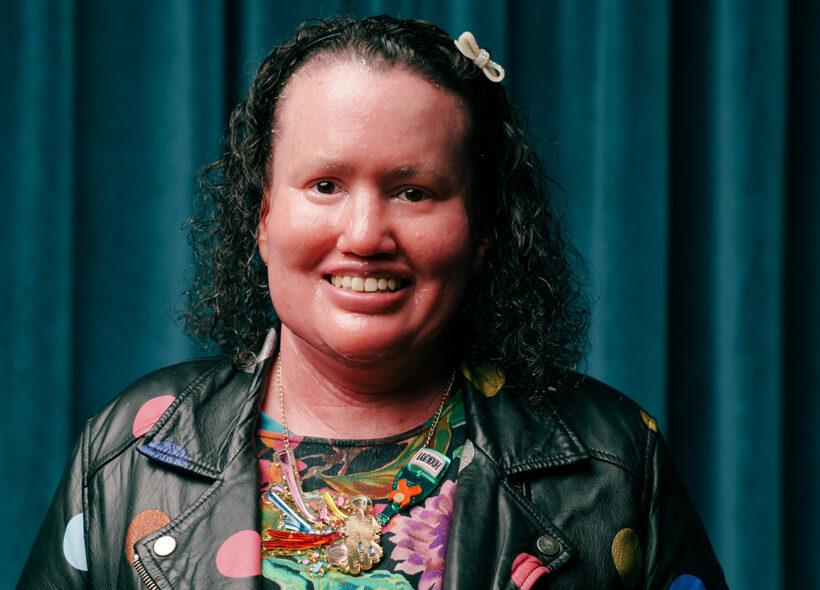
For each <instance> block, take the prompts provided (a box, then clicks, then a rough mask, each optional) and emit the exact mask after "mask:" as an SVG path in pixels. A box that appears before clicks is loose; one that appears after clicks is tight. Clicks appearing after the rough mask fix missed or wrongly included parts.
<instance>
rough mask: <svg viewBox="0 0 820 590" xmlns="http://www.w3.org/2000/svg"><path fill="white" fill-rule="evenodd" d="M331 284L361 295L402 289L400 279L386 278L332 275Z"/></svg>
mask: <svg viewBox="0 0 820 590" xmlns="http://www.w3.org/2000/svg"><path fill="white" fill-rule="evenodd" d="M330 282H331V283H332V284H333V286H334V287H337V288H339V289H350V290H352V291H357V292H359V293H377V292H390V291H396V290H397V289H398V288H400V287H401V281H400V280H399V279H387V278H384V277H353V276H341V275H331V277H330Z"/></svg>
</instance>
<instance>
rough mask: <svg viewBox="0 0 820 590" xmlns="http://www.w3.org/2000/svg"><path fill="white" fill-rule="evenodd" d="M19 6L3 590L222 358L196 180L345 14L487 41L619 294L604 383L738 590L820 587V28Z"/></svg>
mask: <svg viewBox="0 0 820 590" xmlns="http://www.w3.org/2000/svg"><path fill="white" fill-rule="evenodd" d="M1 6H2V8H0V10H2V17H0V85H1V87H2V92H0V199H2V207H0V269H2V270H0V272H2V274H3V276H4V280H3V287H2V289H0V304H1V305H0V312H2V313H0V342H2V344H1V346H2V355H0V359H2V360H0V363H2V364H1V365H0V376H2V379H3V381H2V382H3V388H2V398H0V399H1V400H2V401H1V402H0V403H1V404H2V405H0V408H2V411H0V462H1V463H0V466H2V477H1V478H0V531H2V533H1V534H0V586H2V587H13V585H14V581H15V580H16V578H17V576H18V574H19V572H20V569H21V567H22V563H23V560H24V559H25V556H26V554H27V553H28V551H29V550H30V548H31V543H32V542H33V539H34V536H35V534H36V531H37V529H38V528H39V525H40V521H41V519H42V517H43V515H44V513H45V509H46V506H47V504H48V502H49V500H50V498H51V495H52V493H53V491H54V489H55V487H56V484H57V481H58V478H59V476H60V473H61V472H62V469H63V467H64V464H65V462H66V459H67V457H68V453H69V451H70V449H71V446H72V444H73V442H74V439H75V438H76V436H77V435H78V433H79V430H80V428H81V426H82V424H83V422H84V420H85V419H86V418H87V417H89V416H90V415H91V414H92V413H93V412H95V411H96V410H97V409H99V408H100V407H101V406H102V405H103V404H104V403H105V402H106V401H107V400H109V399H110V398H112V397H113V396H114V395H116V394H117V392H119V391H120V390H121V389H122V388H123V387H124V386H126V385H127V384H128V383H130V382H131V381H133V380H134V379H136V378H137V377H139V376H140V375H142V374H144V373H145V372H147V371H149V370H152V369H154V368H157V367H159V366H163V365H167V364H169V363H172V362H176V361H179V360H182V359H184V358H187V357H190V356H194V355H196V354H198V352H197V350H196V349H195V348H194V347H193V345H192V344H191V343H190V342H188V340H187V339H186V338H185V337H184V336H182V335H181V333H180V331H179V329H178V328H177V324H176V323H175V317H176V314H177V309H178V306H179V303H180V301H181V298H180V293H181V292H182V291H183V290H184V288H185V280H186V278H187V277H189V276H190V263H191V257H190V255H189V252H188V249H187V246H186V237H185V233H184V231H183V230H182V229H181V226H182V224H183V223H184V221H185V219H186V218H187V216H188V215H189V212H190V210H191V203H192V194H193V175H194V172H195V170H196V169H197V168H198V167H199V166H201V165H202V164H204V163H206V162H208V161H211V160H213V159H215V158H216V157H217V155H218V145H219V137H220V134H221V131H222V128H223V125H224V123H225V120H226V116H227V114H228V112H229V110H230V108H231V107H232V106H233V104H234V103H235V102H236V101H237V100H238V98H239V97H240V96H241V94H242V93H243V92H244V89H245V88H246V86H247V83H248V81H249V79H250V77H251V76H252V73H253V70H254V68H255V65H256V64H257V63H258V61H259V60H260V59H261V57H262V56H264V55H265V54H266V53H267V51H268V50H269V49H270V48H271V47H272V46H273V45H274V44H275V43H276V42H277V41H280V40H282V39H283V38H284V37H285V36H286V35H287V33H288V32H289V31H290V30H291V29H292V28H293V27H294V26H296V25H297V24H298V23H299V22H300V21H302V20H304V19H306V18H310V17H316V16H328V15H330V14H333V13H334V12H336V11H344V12H349V13H352V14H355V15H359V16H364V15H368V14H377V13H382V12H386V13H390V14H393V15H396V16H401V17H414V18H424V19H427V20H430V21H432V22H435V23H436V24H439V25H440V26H442V27H444V28H445V29H447V30H448V31H449V32H450V33H451V35H453V36H457V35H458V34H459V33H460V32H462V31H463V30H471V31H473V32H474V33H475V35H476V37H477V39H478V40H479V43H480V44H481V45H482V46H486V47H488V48H489V49H490V50H491V52H492V56H493V59H494V60H496V61H498V62H499V63H501V64H502V65H504V66H505V68H506V69H507V72H508V79H507V80H506V81H505V84H507V85H508V88H509V90H510V91H511V93H512V95H513V97H514V98H515V100H516V101H517V103H518V104H520V105H521V106H522V108H523V109H524V110H525V112H527V113H528V118H529V121H530V126H531V130H532V132H533V134H534V135H535V136H536V137H537V138H538V142H539V145H540V149H541V151H542V153H543V155H544V158H545V161H546V164H547V168H548V170H549V172H550V174H551V175H552V176H553V177H554V178H555V179H556V180H557V181H558V182H560V184H561V185H562V186H563V187H564V189H565V190H566V195H567V210H568V216H569V223H570V226H571V231H572V235H573V236H574V239H575V241H576V243H577V245H578V247H579V249H580V250H581V251H582V253H583V254H584V255H585V256H586V258H587V260H588V262H589V264H590V266H591V267H592V269H593V285H592V287H591V294H592V296H593V298H594V299H595V313H594V323H593V327H592V343H593V348H592V352H591V355H590V358H589V361H588V364H587V367H586V370H587V371H588V372H589V374H591V375H593V376H596V377H598V378H600V379H602V380H604V381H607V382H608V383H610V384H612V385H614V386H615V387H618V388H619V389H621V390H622V391H624V392H625V393H627V394H629V395H630V396H632V397H633V398H635V399H636V400H638V401H639V402H640V403H641V404H643V405H644V406H645V407H646V408H647V410H648V411H649V412H650V413H652V414H653V415H655V416H656V417H657V418H658V421H659V423H660V426H661V429H662V430H663V431H664V433H665V435H666V437H667V438H668V440H669V442H670V444H671V447H672V451H673V453H674V455H675V457H676V460H677V463H678V466H679V469H680V471H681V473H682V475H683V477H684V479H685V481H686V483H687V485H688V487H689V490H690V492H691V495H692V496H693V499H694V500H695V502H696V504H697V506H698V507H699V510H700V512H701V514H702V516H703V518H704V520H705V522H706V525H707V528H708V530H709V532H710V535H711V538H712V541H713V544H714V546H715V549H716V552H717V554H718V556H719V558H720V559H721V561H722V563H723V566H724V568H725V571H726V575H727V578H728V581H729V584H730V586H731V587H733V588H749V589H756V588H760V589H767V590H771V589H776V588H790V589H791V588H820V569H818V568H817V567H816V559H817V547H818V546H820V510H818V502H817V500H818V499H820V476H818V468H819V467H820V435H818V432H817V430H816V429H815V428H814V424H815V423H816V422H817V420H818V418H820V411H819V410H820V396H818V395H817V383H818V382H820V335H818V334H819V330H818V328H820V300H819V299H818V295H817V294H818V291H819V290H820V256H818V253H820V237H818V233H817V232H816V231H815V227H816V226H818V225H820V194H818V192H819V189H818V187H820V182H818V181H819V180H820V172H818V169H820V139H818V138H820V50H819V49H820V48H818V44H817V36H816V34H812V31H814V32H815V33H816V31H817V30H818V27H820V3H818V2H814V1H812V0H792V1H790V2H787V1H766V0H715V1H713V2H685V1H683V0H680V1H676V2H671V1H669V0H663V1H662V0H634V1H615V0H530V1H527V0H518V1H514V2H503V1H499V0H483V1H482V2H467V1H453V2H441V1H433V0H416V1H409V0H406V1H399V0H393V1H376V0H373V1H370V2H366V1H360V2H355V1H354V2H342V1H337V2H336V3H335V4H333V3H327V2H318V1H303V2H298V3H296V2H280V1H274V0H246V1H244V2H231V1H228V0H187V1H184V0H173V1H171V0H169V1H167V2H166V1H158V0H148V1H145V0H143V1H136V0H133V1H132V0H128V1H124V2H110V1H108V0H19V1H5V2H2V5H1ZM37 549H38V550H42V551H55V550H56V551H59V550H60V548H59V547H50V548H46V547H40V548H37Z"/></svg>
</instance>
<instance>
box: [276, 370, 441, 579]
mask: <svg viewBox="0 0 820 590" xmlns="http://www.w3.org/2000/svg"><path fill="white" fill-rule="evenodd" d="M274 362H275V364H276V387H277V393H278V394H279V413H280V417H281V420H282V430H283V431H284V449H282V450H281V451H277V453H276V462H277V466H278V467H279V469H280V471H281V473H282V475H283V478H284V481H285V485H284V486H282V485H279V484H274V485H272V486H271V487H270V489H269V490H268V491H266V492H265V493H264V494H262V501H263V502H264V503H265V505H266V506H267V507H268V508H270V509H271V510H272V511H273V512H274V514H275V515H276V516H277V518H275V520H274V524H273V528H271V529H268V530H266V531H264V532H263V534H262V554H263V556H265V557H268V556H271V555H276V556H288V557H291V558H293V559H295V560H296V561H297V563H298V564H299V569H300V570H301V571H302V572H303V573H304V574H305V575H307V576H308V577H318V576H321V575H323V574H324V573H325V572H326V571H327V570H328V569H330V568H331V567H335V568H338V569H340V570H342V571H344V572H346V573H348V574H358V573H359V572H361V571H366V570H369V569H371V568H372V567H373V566H375V565H376V564H377V563H379V561H380V560H381V558H382V555H383V550H382V547H381V545H380V535H381V529H382V526H384V525H386V524H387V523H388V522H389V520H390V519H391V518H392V517H393V516H394V515H395V514H397V513H398V512H400V511H402V510H404V509H406V508H409V507H411V506H414V505H416V504H418V503H419V502H421V501H422V500H424V499H425V498H427V496H429V495H430V494H431V493H432V492H433V490H434V489H435V488H436V486H437V485H438V483H439V482H440V481H441V479H442V478H443V477H444V474H445V473H446V472H447V467H448V466H449V465H450V459H449V458H448V457H447V456H446V455H443V454H442V453H439V452H438V451H436V450H435V449H431V448H430V447H429V445H430V441H431V440H432V439H433V434H434V433H435V430H436V427H437V426H438V423H439V420H440V419H441V414H442V412H443V411H444V406H445V404H446V403H447V398H448V397H449V396H450V390H451V389H452V388H453V382H454V381H455V377H456V372H455V370H453V372H452V373H451V374H450V379H449V381H448V382H447V387H446V388H445V389H444V394H443V395H442V396H441V403H440V404H439V406H438V410H436V413H435V415H434V417H433V423H432V424H431V425H430V429H429V431H428V432H427V437H426V439H425V441H424V446H423V447H422V448H420V449H419V450H418V451H416V453H415V454H414V455H413V457H412V458H411V459H410V461H408V462H407V463H406V464H405V465H404V466H403V467H402V468H401V469H400V470H399V472H398V473H397V474H396V479H395V480H394V481H393V489H392V490H391V491H390V494H389V495H388V503H387V506H385V508H384V510H383V511H382V512H381V513H380V514H379V515H378V517H374V516H373V501H372V500H371V499H370V498H368V497H367V496H364V495H359V496H354V497H352V498H348V497H347V496H346V495H345V494H342V493H340V492H337V491H332V490H330V491H329V490H323V491H316V492H305V491H304V490H303V489H302V481H301V478H300V477H299V469H298V467H297V465H296V458H295V457H294V455H293V451H292V450H291V448H290V430H289V429H288V425H287V420H286V419H285V395H284V391H283V387H282V359H281V356H280V355H277V357H276V360H275V361H274Z"/></svg>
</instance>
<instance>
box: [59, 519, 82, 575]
mask: <svg viewBox="0 0 820 590" xmlns="http://www.w3.org/2000/svg"><path fill="white" fill-rule="evenodd" d="M63 555H65V558H66V561H67V562H68V563H70V564H71V567H73V568H74V569H78V570H82V571H84V572H87V571H88V560H87V559H86V555H85V533H84V532H83V513H82V512H80V513H79V514H75V515H74V516H73V517H71V520H69V521H68V524H67V525H66V527H65V535H63Z"/></svg>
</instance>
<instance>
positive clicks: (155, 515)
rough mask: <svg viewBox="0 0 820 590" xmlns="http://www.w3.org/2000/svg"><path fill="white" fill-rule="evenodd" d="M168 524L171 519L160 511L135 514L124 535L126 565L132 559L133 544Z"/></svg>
mask: <svg viewBox="0 0 820 590" xmlns="http://www.w3.org/2000/svg"><path fill="white" fill-rule="evenodd" d="M169 522H171V519H170V518H169V517H168V515H167V514H165V513H164V512H163V511H162V510H146V511H145V512H140V513H139V514H137V515H136V516H135V517H134V519H133V520H132V521H131V524H129V525H128V531H127V532H126V533H125V556H126V557H127V558H128V563H131V562H132V561H133V559H134V543H136V542H137V541H139V540H140V539H142V538H143V537H145V536H147V535H150V534H151V533H153V532H154V531H157V530H159V529H161V528H162V527H164V526H166V525H167V524H168V523H169Z"/></svg>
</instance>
